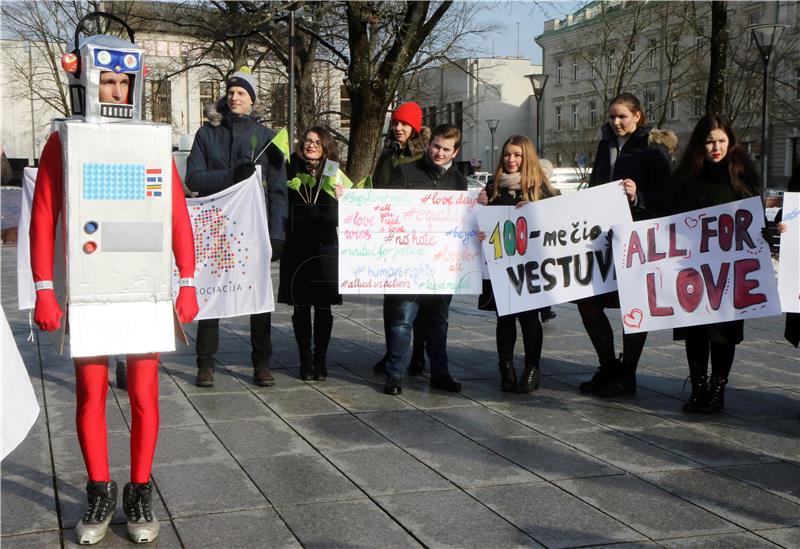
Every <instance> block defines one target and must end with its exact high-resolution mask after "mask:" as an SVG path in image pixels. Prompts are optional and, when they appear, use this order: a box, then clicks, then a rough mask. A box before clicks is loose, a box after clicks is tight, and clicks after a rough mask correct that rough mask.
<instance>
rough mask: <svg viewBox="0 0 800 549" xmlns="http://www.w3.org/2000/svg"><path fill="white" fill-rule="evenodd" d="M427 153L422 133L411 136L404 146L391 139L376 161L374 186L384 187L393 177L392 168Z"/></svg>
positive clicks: (373, 178)
mask: <svg viewBox="0 0 800 549" xmlns="http://www.w3.org/2000/svg"><path fill="white" fill-rule="evenodd" d="M424 153H425V142H424V140H423V138H422V136H421V135H420V134H417V135H415V136H414V137H412V138H410V139H409V140H408V141H407V142H406V144H405V146H404V147H401V146H400V144H399V143H398V142H397V141H391V142H390V143H389V145H388V146H387V147H386V150H384V151H383V152H382V153H381V155H380V156H379V157H378V162H376V163H375V171H374V172H373V173H372V188H373V189H383V188H385V187H386V184H387V183H389V179H390V178H391V177H392V170H394V168H395V167H396V166H397V165H398V164H405V163H407V162H413V161H415V160H418V159H419V158H422V155H423V154H424Z"/></svg>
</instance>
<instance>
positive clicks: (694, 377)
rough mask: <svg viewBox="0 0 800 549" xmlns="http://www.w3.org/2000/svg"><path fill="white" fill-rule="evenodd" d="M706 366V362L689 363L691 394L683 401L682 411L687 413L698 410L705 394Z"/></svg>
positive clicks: (706, 382)
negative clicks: (700, 363) (701, 363)
mask: <svg viewBox="0 0 800 549" xmlns="http://www.w3.org/2000/svg"><path fill="white" fill-rule="evenodd" d="M707 369H708V366H707V365H706V364H703V365H699V364H695V365H693V364H691V363H690V364H689V379H690V380H691V382H692V394H691V396H690V397H689V400H687V401H686V402H684V404H683V408H682V409H683V411H684V412H687V413H696V412H699V411H700V404H701V403H702V402H703V399H704V398H705V396H706V391H707V390H708V374H706V371H707Z"/></svg>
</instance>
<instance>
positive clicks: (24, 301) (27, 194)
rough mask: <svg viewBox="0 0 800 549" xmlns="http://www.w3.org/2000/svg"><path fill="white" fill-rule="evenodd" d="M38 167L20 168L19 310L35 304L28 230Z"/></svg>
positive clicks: (31, 307)
mask: <svg viewBox="0 0 800 549" xmlns="http://www.w3.org/2000/svg"><path fill="white" fill-rule="evenodd" d="M38 171H39V169H38V168H25V169H23V170H22V204H21V205H20V209H19V226H18V234H17V303H19V310H20V311H25V310H28V309H33V307H34V306H35V305H36V288H35V287H34V285H33V273H32V272H31V241H30V237H29V235H28V231H29V230H30V226H31V205H32V204H33V189H34V185H36V174H37V173H38Z"/></svg>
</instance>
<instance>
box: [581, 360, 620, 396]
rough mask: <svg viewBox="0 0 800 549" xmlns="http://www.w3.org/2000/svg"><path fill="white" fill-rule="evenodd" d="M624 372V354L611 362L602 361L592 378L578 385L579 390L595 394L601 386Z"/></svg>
mask: <svg viewBox="0 0 800 549" xmlns="http://www.w3.org/2000/svg"><path fill="white" fill-rule="evenodd" d="M621 373H622V355H620V356H619V358H615V359H614V360H612V361H611V362H608V363H603V362H600V366H599V367H598V368H597V370H596V371H595V373H594V375H593V376H592V379H590V380H589V381H584V382H583V383H581V384H580V385H579V386H578V390H579V391H580V392H581V393H585V394H593V393H594V392H595V391H597V390H598V389H599V388H600V387H602V386H603V385H605V384H606V383H608V382H609V381H613V380H614V379H616V378H617V377H619V376H620V374H621Z"/></svg>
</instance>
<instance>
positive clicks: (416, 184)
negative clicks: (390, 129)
mask: <svg viewBox="0 0 800 549" xmlns="http://www.w3.org/2000/svg"><path fill="white" fill-rule="evenodd" d="M385 188H386V189H416V190H420V189H422V190H425V189H430V190H437V191H466V190H467V179H466V178H465V177H464V176H463V175H462V174H461V172H459V171H458V170H457V169H456V164H455V162H453V164H452V165H451V166H450V168H449V169H448V170H446V171H444V172H442V169H441V168H439V167H438V166H436V165H435V164H433V162H431V161H430V160H429V159H428V155H427V154H423V155H422V158H419V159H418V160H415V161H414V162H409V163H407V164H399V165H397V166H396V167H395V169H394V170H392V176H391V177H390V178H389V182H388V183H387V184H386V187H385Z"/></svg>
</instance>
